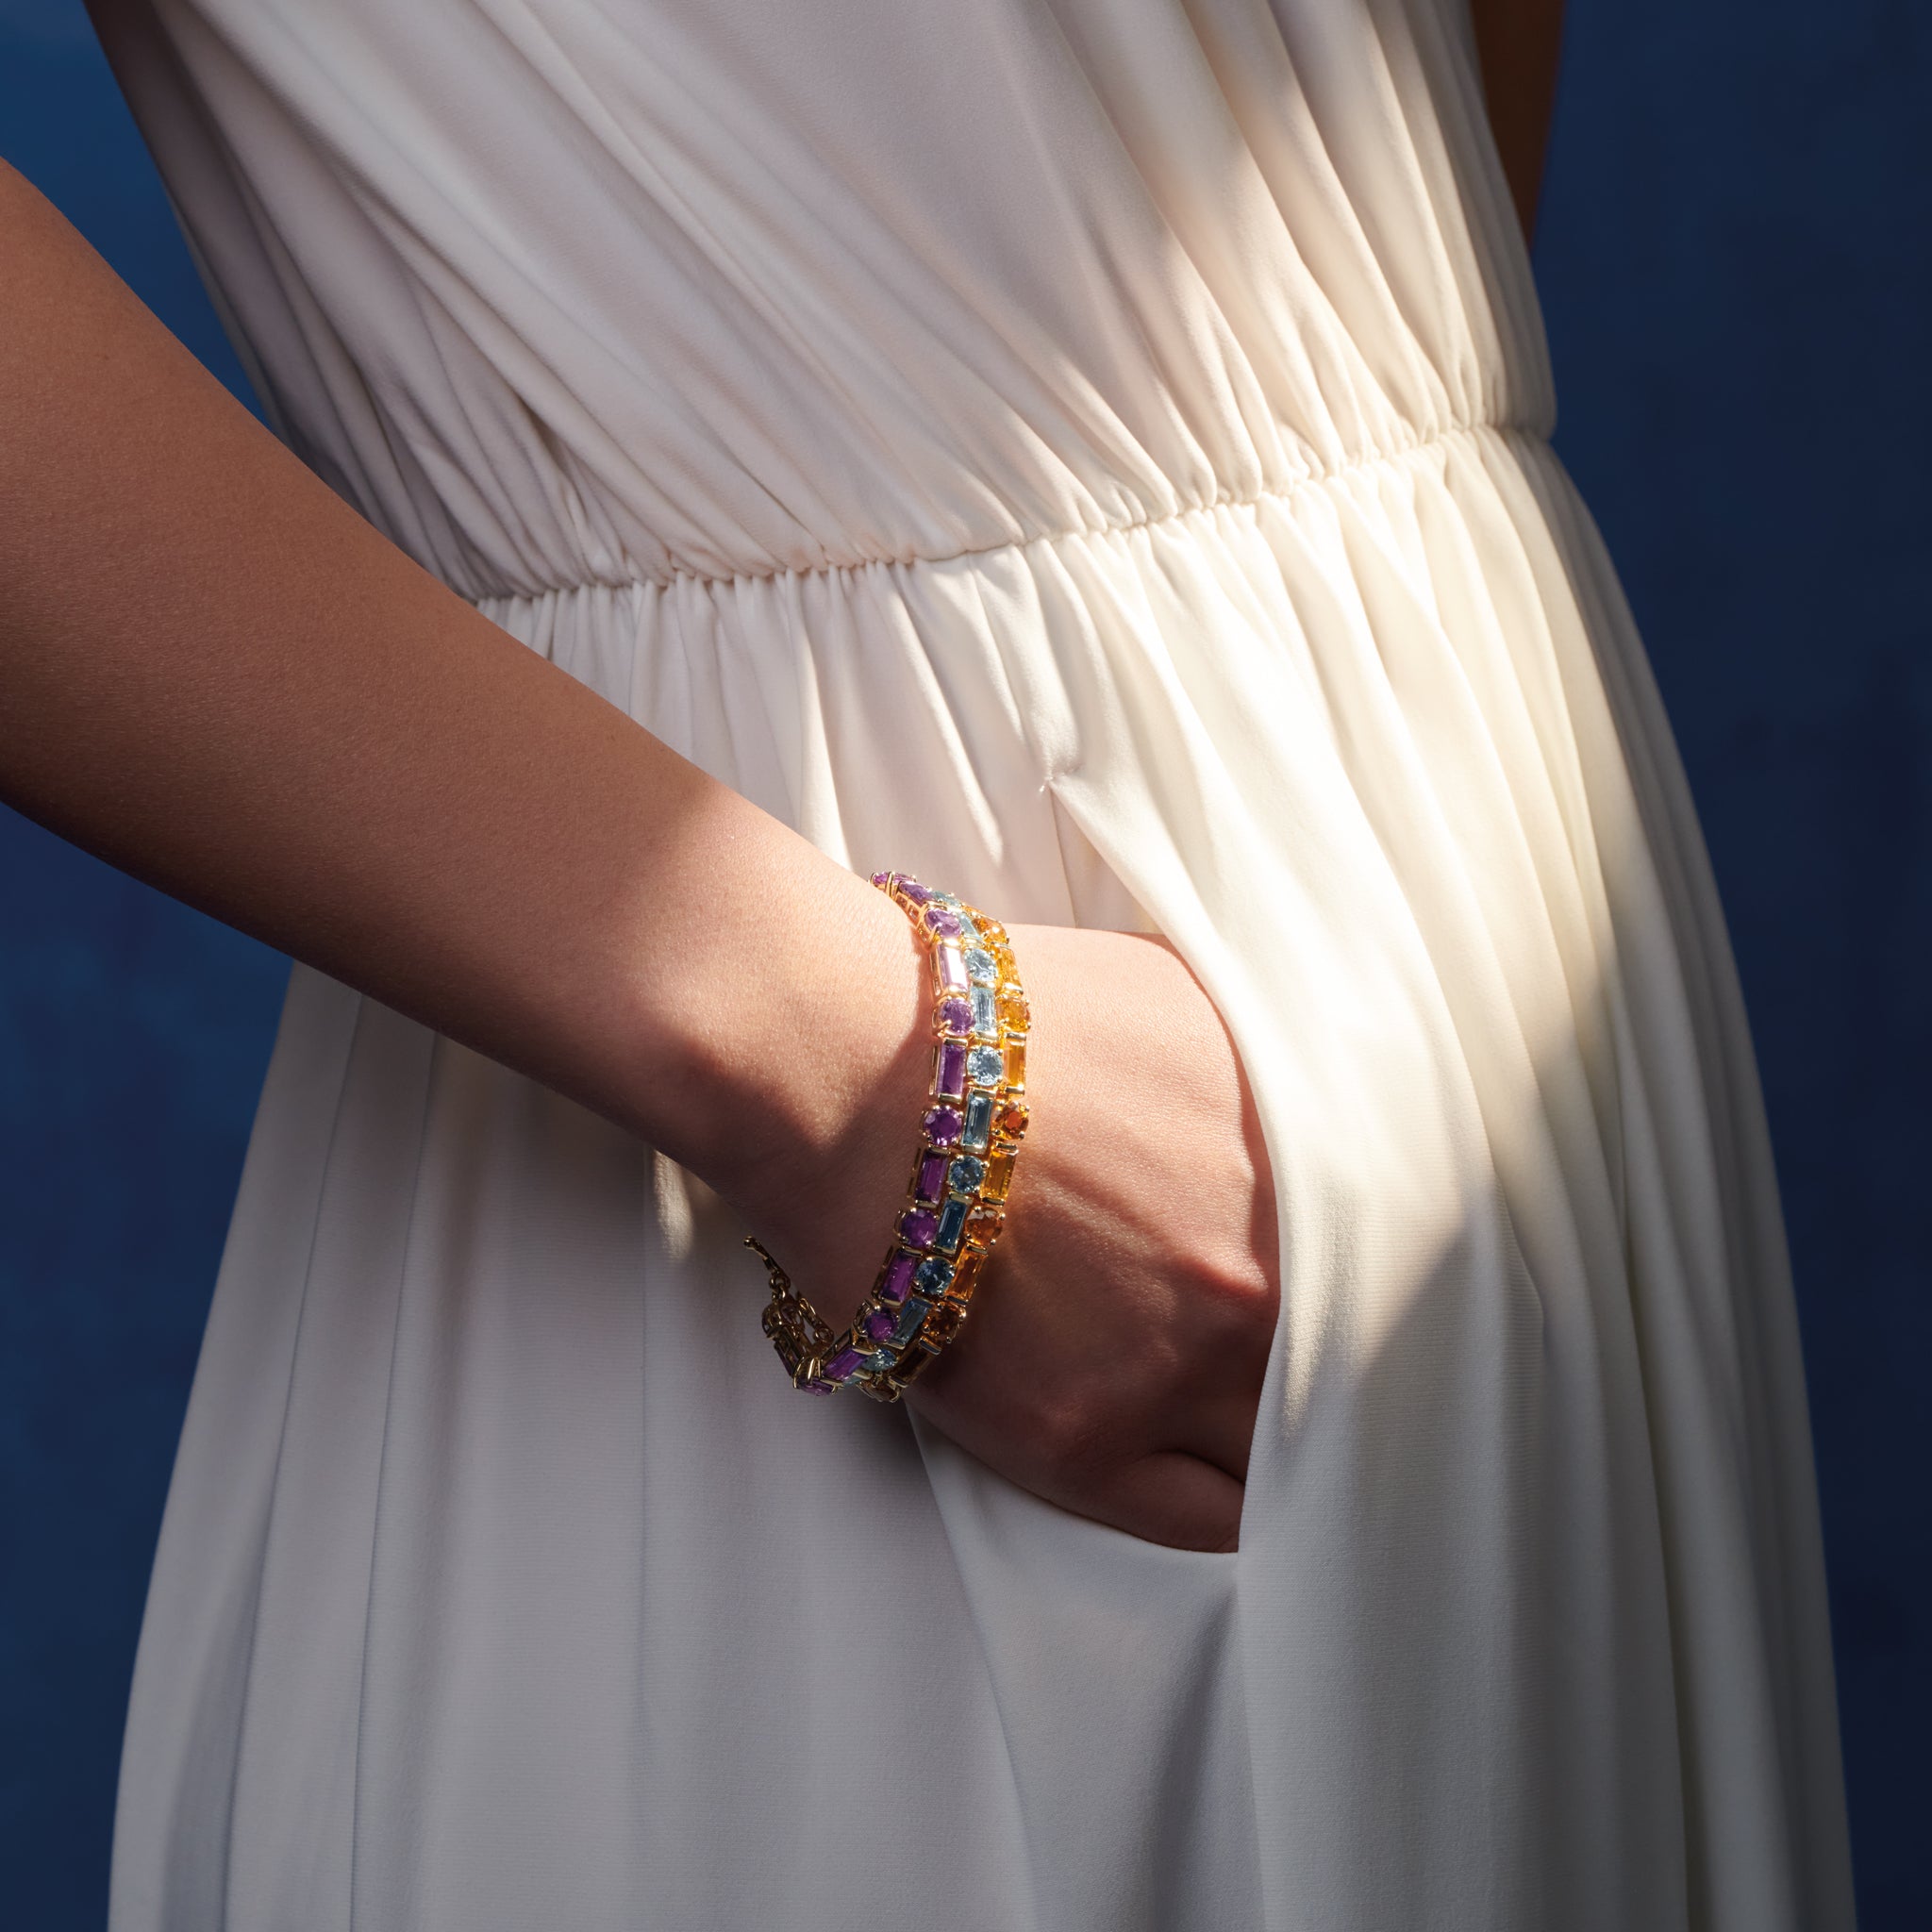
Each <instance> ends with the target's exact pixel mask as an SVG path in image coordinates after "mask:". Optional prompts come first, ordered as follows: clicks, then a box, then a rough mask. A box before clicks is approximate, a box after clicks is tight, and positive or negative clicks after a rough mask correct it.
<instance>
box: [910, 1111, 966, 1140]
mask: <svg viewBox="0 0 1932 1932" xmlns="http://www.w3.org/2000/svg"><path fill="white" fill-rule="evenodd" d="M920 1125H921V1126H922V1127H924V1129H925V1138H926V1139H927V1140H928V1141H932V1142H933V1144H934V1145H935V1146H939V1147H950V1146H951V1145H952V1144H953V1142H954V1141H957V1140H958V1138H959V1113H958V1108H951V1107H932V1108H927V1109H926V1112H925V1118H924V1120H923V1121H921V1122H920Z"/></svg>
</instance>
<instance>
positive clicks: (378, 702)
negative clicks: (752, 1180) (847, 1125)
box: [0, 171, 916, 1188]
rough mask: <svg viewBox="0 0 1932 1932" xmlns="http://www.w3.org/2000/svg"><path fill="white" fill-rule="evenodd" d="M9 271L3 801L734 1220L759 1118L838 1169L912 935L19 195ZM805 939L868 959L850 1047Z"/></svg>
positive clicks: (2, 441) (0, 481)
mask: <svg viewBox="0 0 1932 1932" xmlns="http://www.w3.org/2000/svg"><path fill="white" fill-rule="evenodd" d="M0 237H4V250H5V256H6V259H7V262H8V271H7V274H6V275H4V276H0V425H4V434H0V793H4V795H5V796H6V797H7V798H8V801H9V802H11V803H12V804H14V805H16V806H17V807H18V808H20V809H22V810H23V811H25V812H26V813H28V814H29V815H31V816H33V817H35V818H38V819H40V820H41V821H42V822H43V823H44V824H48V825H50V826H52V827H53V828H54V829H55V830H57V831H59V832H61V833H63V834H64V835H65V836H67V837H68V838H70V839H73V840H74V841H75V842H76V843H78V844H81V845H84V846H86V847H88V848H89V849H90V850H92V851H94V852H97V853H99V854H100V855H101V856H103V857H104V858H108V859H110V860H112V861H113V862H114V863H116V864H118V865H122V866H125V868H127V869H128V870H130V871H132V872H135V873H137V874H140V875H141V876H142V877H144V878H147V879H150V880H152V881H154V882H155V883H157V884H158V885H160V886H162V887H164V888H165V889H166V890H168V891H173V892H175V893H176V894H178V895H179V896H181V897H183V898H186V899H188V900H190V901H191V902H192V903H193V904H195V905H198V906H200V907H202V908H205V909H207V910H208V911H210V912H212V913H214V914H215V915H216V916H217V917H219V918H222V919H225V920H227V921H228V922H230V923H231V924H236V925H239V926H242V928H244V929H245V930H247V931H250V932H253V933H255V934H257V935H258V936H259V937H261V938H263V939H265V940H267V941H269V942H270V943H271V944H273V945H275V946H278V947H280V948H282V949H284V950H286V951H289V952H291V953H294V954H295V955H297V956H298V957H300V958H305V959H308V960H309V961H311V962H313V963H315V964H317V965H319V966H321V967H323V968H324V969H325V971H327V972H329V973H332V974H336V975H337V976H339V977H341V978H343V979H346V980H348V981H350V982H351V983H353V984H355V985H357V986H358V987H361V988H363V989H364V990H366V991H370V992H372V993H375V995H376V996H377V997H379V998H381V999H382V1000H384V1001H385V1002H387V1003H389V1004H391V1005H393V1006H395V1007H398V1008H402V1009H403V1010H405V1011H407V1012H410V1013H413V1014H415V1015H417V1016H419V1017H422V1018H424V1019H426V1020H429V1021H431V1022H432V1023H433V1024H435V1025H437V1026H438V1027H439V1028H441V1030H443V1031H446V1032H449V1033H452V1034H454V1035H456V1036H458V1038H461V1039H463V1040H465V1041H469V1042H470V1043H472V1044H474V1045H475V1046H478V1047H480V1048H481V1049H483V1050H484V1051H486V1052H488V1053H490V1054H491V1055H492V1056H494V1057H496V1058H501V1059H504V1060H507V1061H508V1062H509V1063H510V1064H512V1065H514V1066H517V1067H519V1068H521V1069H523V1070H524V1071H525V1072H528V1073H531V1074H535V1075H537V1076H538V1077H539V1078H541V1079H543V1080H545V1081H546V1082H548V1083H550V1084H552V1085H554V1086H557V1087H558V1088H560V1089H562V1090H563V1091H567V1092H569V1093H572V1094H574V1095H575V1096H576V1097H578V1098H580V1099H582V1100H584V1101H586V1102H588V1103H589V1104H590V1105H591V1106H592V1107H594V1108H598V1109H599V1110H600V1111H602V1112H604V1113H606V1114H608V1115H610V1116H611V1117H613V1118H615V1119H617V1120H619V1121H621V1122H622V1123H624V1124H625V1125H627V1126H629V1127H632V1128H634V1129H635V1130H636V1131H638V1132H639V1133H641V1135H643V1136H644V1137H645V1138H646V1139H648V1140H649V1141H652V1142H653V1143H654V1144H655V1145H658V1146H660V1147H663V1148H665V1149H666V1150H667V1151H669V1152H671V1153H672V1154H674V1155H675V1156H676V1157H677V1158H680V1159H683V1160H685V1161H687V1162H689V1163H690V1164H691V1166H693V1167H694V1168H695V1169H697V1171H699V1172H700V1173H702V1174H706V1175H707V1177H708V1178H711V1179H713V1180H714V1181H716V1182H717V1183H719V1184H720V1185H723V1186H725V1187H727V1188H733V1187H734V1184H735V1183H736V1181H737V1179H738V1177H739V1176H738V1170H739V1168H740V1166H741V1165H744V1166H750V1165H754V1164H756V1163H757V1162H758V1160H759V1159H760V1158H764V1157H767V1156H769V1155H770V1154H771V1153H772V1152H773V1151H774V1147H773V1146H768V1145H766V1144H763V1143H761V1142H758V1141H753V1142H752V1143H751V1144H747V1143H746V1141H745V1138H744V1131H743V1129H744V1124H745V1123H747V1122H749V1121H754V1120H758V1121H764V1122H767V1123H768V1124H769V1127H770V1130H771V1133H772V1136H773V1140H774V1142H783V1143H786V1144H791V1143H793V1142H794V1141H796V1139H797V1138H799V1137H802V1138H803V1140H804V1141H805V1142H806V1143H808V1144H817V1145H821V1146H824V1147H825V1148H826V1149H827V1150H828V1151H829V1148H830V1146H831V1143H832V1142H833V1141H836V1139H837V1136H838V1133H839V1131H840V1129H839V1124H838V1116H839V1115H840V1114H841V1112H843V1113H845V1114H846V1117H847V1118H849V1117H850V1110H851V1109H852V1108H858V1107H862V1106H863V1104H864V1101H865V1099H866V1091H865V1090H866V1088H867V1086H868V1085H869V1083H871V1082H874V1081H876V1080H878V1079H880V1078H884V1077H886V1076H887V1074H888V1067H889V1063H890V1060H891V1052H890V1049H888V1051H887V1054H886V1056H885V1060H884V1061H883V1062H882V1060H881V1056H880V1052H879V1048H878V1045H877V1043H876V1041H874V1043H872V1044H871V1045H870V1046H868V1045H867V1044H866V1042H865V1041H864V1040H863V1039H862V1038H861V1037H860V1036H861V1035H863V1034H866V1033H869V1032H874V1031H875V1030H876V1029H877V1027H878V1025H879V1024H880V1021H881V1019H882V1018H883V1017H884V1016H886V1015H888V1014H895V1015H896V1019H895V1021H889V1022H888V1024H896V1025H897V1027H898V1029H899V1030H900V1031H901V1032H903V1033H905V1034H906V1035H907V1037H908V1038H909V1037H910V1030H911V1028H912V1025H913V1023H914V1020H915V1018H916V1012H915V1004H916V1002H915V996H914V986H915V981H914V978H913V975H912V970H911V965H910V961H909V957H908V954H907V949H906V936H905V933H904V931H903V929H901V926H902V924H903V923H902V922H899V921H898V920H897V915H896V914H894V913H892V911H891V908H889V907H887V906H885V904H884V902H883V901H881V900H879V898H878V895H877V894H875V893H873V892H871V891H869V889H867V888H866V887H865V886H864V885H863V884H862V883H861V882H860V881H858V880H856V879H854V878H853V877H852V876H851V875H850V874H847V873H846V872H844V871H843V870H842V869H841V868H840V867H838V866H835V865H833V864H831V863H830V862H829V861H828V860H826V859H824V858H823V857H822V856H821V855H819V854H818V853H817V852H816V851H814V850H813V849H812V848H811V847H810V846H809V845H808V844H807V843H806V841H803V840H801V839H798V838H796V837H795V836H794V835H792V834H791V832H789V831H787V830H786V829H785V828H784V827H782V826H781V825H779V824H777V823H776V822H774V820H772V819H771V818H769V817H768V816H767V815H765V814H764V813H762V812H760V811H758V810H757V809H756V808H753V807H752V806H750V805H748V804H747V803H746V802H745V801H744V800H742V799H741V798H740V797H739V796H738V795H737V794H736V793H734V792H732V791H729V790H727V789H726V788H725V787H724V786H722V785H719V784H716V783H715V782H713V781H712V780H711V779H709V778H708V777H707V776H705V774H702V773H701V772H699V771H698V770H697V769H696V768H695V767H694V766H692V765H691V764H689V763H687V762H686V761H685V760H684V759H683V758H679V757H677V756H676V755H675V753H674V752H672V751H671V750H669V749H668V748H667V747H666V746H665V745H663V744H662V743H660V742H659V741H658V740H656V739H655V738H653V737H651V736H650V735H649V734H648V733H646V732H644V731H642V730H641V729H639V728H638V726H637V725H635V724H632V723H631V722H630V721H629V720H628V719H626V718H625V717H624V716H623V714H622V713H620V712H619V711H617V710H615V709H614V708H611V707H610V706H608V705H607V704H605V703H604V702H603V701H602V700H601V699H599V698H597V697H596V696H594V695H593V694H592V693H591V691H588V690H586V689H585V688H584V687H583V686H582V685H580V684H578V683H576V682H575V680H574V679H572V678H571V677H569V676H567V675H565V674H564V673H562V672H560V671H558V670H557V669H556V668H555V667H554V666H551V665H549V664H546V663H544V662H543V661H542V660H541V659H540V658H537V657H536V656H535V655H534V654H532V653H531V652H529V651H528V650H526V649H525V648H524V647H523V646H522V645H520V644H518V643H516V642H515V641H512V640H511V639H510V638H508V636H506V635H505V634H504V633H503V632H502V631H501V630H499V629H498V628H497V627H496V626H495V625H491V623H489V622H488V621H487V620H486V619H484V618H482V617H480V616H479V615H477V614H476V613H475V611H473V610H472V609H471V608H469V607H468V606H467V605H465V604H464V603H463V602H462V601H461V600H460V599H458V598H457V597H456V596H454V595H452V594H451V593H450V592H449V591H447V590H445V589H443V588H442V587H441V585H440V584H438V583H436V582H435V581H434V580H433V579H432V578H431V577H430V576H428V575H426V574H425V572H424V571H422V570H420V569H419V568H418V567H417V566H416V565H415V564H414V563H412V562H411V561H410V560H409V559H408V558H406V557H405V556H403V554H402V553H401V552H400V551H398V550H396V549H395V548H394V547H393V546H392V545H391V544H390V543H388V542H387V541H384V540H383V539H382V538H381V537H380V536H379V535H377V533H376V532H375V531H374V530H373V529H372V528H370V526H369V525H367V524H366V523H364V522H363V521H362V520H361V519H360V518H359V517H358V516H357V515H356V514H355V513H354V512H353V511H351V510H350V509H349V508H347V507H346V506H344V505H343V504H342V503H341V501H340V500H339V499H337V498H336V497H335V495H334V494H333V493H332V492H331V491H328V490H327V489H325V487H324V486H323V485H322V484H321V483H320V482H318V481H317V480H316V479H315V478H314V477H313V476H312V475H310V474H309V473H308V470H306V469H305V468H304V467H303V466H302V465H301V464H300V463H299V462H297V461H296V460H295V458H293V457H291V455H290V454H289V453H288V452H287V451H286V450H285V449H284V448H283V447H282V446H281V445H280V444H279V443H278V442H277V441H275V439H274V438H273V437H271V436H270V435H269V434H268V433H267V432H266V431H264V430H263V429H261V428H260V426H259V425H258V424H257V423H256V422H255V421H254V420H253V419H252V418H251V417H250V416H249V415H248V414H247V413H246V412H245V411H244V410H243V409H242V408H240V407H239V406H238V405H237V404H236V403H234V402H233V400H232V399H231V398H229V397H228V396H227V395H226V393H225V391H223V390H222V389H221V388H220V386H219V385H218V384H217V383H215V381H214V380H213V378H212V377H210V376H209V375H207V374H206V372H205V371H203V370H202V368H201V367H200V365H199V364H198V363H197V362H195V360H194V359H193V358H192V357H191V356H189V355H188V354H187V352H186V351H185V350H183V349H182V348H181V347H180V346H179V344H178V343H176V342H175V341H174V339H173V338H172V337H171V336H170V335H168V333H167V332H166V331H165V330H164V329H162V328H161V327H160V325H158V323H156V322H155V320H154V318H153V317H152V316H151V315H149V314H148V312H147V311H146V310H145V309H144V308H142V306H141V305H140V303H139V302H137V301H136V300H135V298H134V297H133V296H132V294H131V293H130V292H129V291H127V290H126V288H125V286H124V285H123V284H122V283H121V282H120V281H118V280H117V279H116V277H115V276H114V275H112V274H111V273H110V272H109V271H108V269H107V267H106V266H105V265H104V264H103V263H102V262H101V261H100V260H99V259H98V258H96V257H95V256H94V255H93V254H92V251H90V250H89V249H88V248H87V246H86V244H85V243H84V242H81V241H80V239H79V238H78V237H77V236H76V235H75V233H74V231H73V230H72V229H71V228H70V227H69V226H68V225H67V224H66V223H65V222H63V221H62V220H61V219H60V217H59V216H58V214H57V213H56V212H55V211H54V210H53V209H52V208H50V207H48V205H47V204H46V203H45V201H43V200H42V198H41V197H40V196H39V195H38V194H37V193H36V192H34V191H33V190H32V189H31V188H29V187H28V186H27V185H26V184H25V182H23V181H22V180H21V179H20V177H19V176H18V175H14V174H12V173H10V172H8V171H0ZM774 912H777V913H782V915H783V916H784V918H785V919H787V920H802V921H803V922H804V924H803V925H802V926H795V927H794V928H793V930H794V931H805V932H810V931H812V930H814V929H817V930H820V931H822V932H823V933H824V935H825V939H826V943H827V944H831V943H833V942H834V941H835V940H836V944H837V946H838V949H839V956H840V957H841V958H851V959H852V961H853V971H854V974H855V987H856V994H855V999H854V1001H853V1002H852V1031H851V1034H850V1036H849V1037H845V1038H842V1039H841V1038H840V1037H839V1032H838V1021H837V1016H832V1018H831V1020H830V1022H829V1025H830V1030H831V1037H830V1038H828V1037H827V1026H828V1020H827V1016H826V1015H825V1014H824V1012H823V1011H822V1010H820V1009H819V1008H816V1007H814V1009H813V1013H812V1020H813V1024H812V1025H810V1026H806V1025H805V1024H803V1022H804V1020H805V1018H806V1012H805V1002H806V1000H807V999H808V997H809V996H810V993H811V989H810V988H808V987H807V986H805V985H802V984H800V983H799V977H798V975H797V974H796V973H795V972H794V971H792V970H791V968H790V963H789V962H790V959H791V951H790V948H789V947H781V946H780V945H778V944H777V943H776V941H774V939H773V937H772V932H773V928H774V924H775V922H774V920H773V918H772V916H771V915H772V913H774ZM727 989H728V990H729V996H728V997H727V996H726V991H725V990H727ZM801 1038H809V1039H811V1040H813V1041H822V1042H824V1052H823V1060H824V1064H823V1065H816V1066H814V1067H813V1068H811V1069H810V1070H809V1073H808V1077H806V1078H804V1079H801V1080H798V1081H795V1082H792V1083H790V1084H788V1085H785V1086H782V1087H781V1088H779V1089H778V1091H773V1089H772V1087H771V1086H770V1085H769V1084H768V1083H767V1082H765V1081H764V1080H762V1079H761V1080H759V1081H758V1085H757V1092H756V1098H757V1099H758V1102H759V1105H758V1106H757V1107H753V1106H752V1105H750V1104H749V1103H750V1102H751V1101H752V1100H753V1098H754V1093H753V1091H751V1081H750V1080H749V1078H748V1074H749V1070H751V1069H760V1070H764V1069H769V1068H770V1067H771V1066H773V1065H774V1064H778V1063H784V1064H791V1063H794V1062H795V1059H796V1049H795V1048H792V1049H791V1051H790V1052H780V1051H779V1048H780V1047H781V1044H789V1043H790V1042H792V1041H797V1040H799V1039H801ZM646 1069H648V1077H645V1076H644V1075H645V1070H646ZM855 1079H856V1080H857V1082H858V1085H857V1087H856V1088H855V1086H854V1085H853V1084H852V1083H853V1082H854V1080H855ZM821 1082H826V1083H829V1084H828V1085H825V1086H824V1087H821V1085H820V1083H821Z"/></svg>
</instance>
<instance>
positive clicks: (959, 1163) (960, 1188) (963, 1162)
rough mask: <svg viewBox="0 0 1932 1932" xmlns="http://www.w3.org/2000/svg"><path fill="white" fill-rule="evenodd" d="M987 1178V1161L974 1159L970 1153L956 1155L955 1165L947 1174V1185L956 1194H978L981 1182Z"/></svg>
mask: <svg viewBox="0 0 1932 1932" xmlns="http://www.w3.org/2000/svg"><path fill="white" fill-rule="evenodd" d="M985 1178H986V1162H985V1161H983V1160H974V1158H973V1157H972V1155H970V1154H959V1155H956V1156H955V1157H954V1159H953V1165H952V1167H951V1169H950V1170H949V1171H948V1172H947V1174H946V1186H947V1187H949V1188H950V1189H951V1190H952V1191H953V1192H954V1193H956V1194H976V1193H977V1192H978V1191H979V1184H980V1182H981V1181H983V1180H984V1179H985Z"/></svg>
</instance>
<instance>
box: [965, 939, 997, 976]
mask: <svg viewBox="0 0 1932 1932" xmlns="http://www.w3.org/2000/svg"><path fill="white" fill-rule="evenodd" d="M966 976H967V978H968V979H970V980H971V981H972V982H973V983H974V986H991V985H993V984H995V983H996V982H997V980H998V979H999V976H1000V974H999V968H998V967H997V966H995V965H994V964H993V963H992V955H991V953H988V952H985V951H983V950H982V949H981V948H979V947H978V946H974V948H973V949H972V950H971V951H970V952H969V953H968V954H967V955H966Z"/></svg>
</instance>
